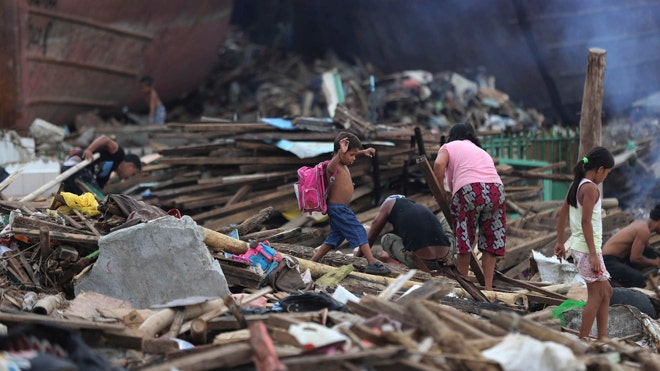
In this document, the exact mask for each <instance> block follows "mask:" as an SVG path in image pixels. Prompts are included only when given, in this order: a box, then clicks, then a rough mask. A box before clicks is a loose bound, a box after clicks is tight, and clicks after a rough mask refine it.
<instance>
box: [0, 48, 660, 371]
mask: <svg viewBox="0 0 660 371" xmlns="http://www.w3.org/2000/svg"><path fill="white" fill-rule="evenodd" d="M228 40H229V41H228V43H227V44H226V48H225V50H224V52H223V54H222V58H221V65H220V66H219V67H218V70H217V71H216V72H215V75H214V76H213V77H212V78H211V79H210V80H209V83H208V84H207V85H205V86H204V87H202V88H200V90H199V91H198V92H196V93H195V94H193V95H191V96H190V97H188V98H187V99H186V100H184V102H183V103H184V104H187V105H188V107H187V108H184V107H183V106H178V107H173V109H171V110H168V112H172V114H173V118H176V117H178V118H179V119H180V120H177V121H171V122H169V123H167V124H166V125H165V126H142V125H130V126H121V125H116V124H113V123H114V121H115V119H111V120H110V124H108V123H107V122H103V120H102V119H100V118H99V117H98V116H96V115H82V116H80V117H79V119H78V122H77V129H78V130H77V133H76V134H75V135H73V136H70V137H68V138H66V139H65V142H66V143H67V144H68V145H69V146H70V147H74V146H84V145H85V144H84V143H86V142H89V138H93V137H94V136H95V135H100V134H106V135H112V136H114V137H115V138H116V139H117V141H118V142H120V143H122V146H124V147H125V148H127V149H129V150H131V149H132V150H134V151H135V150H136V149H137V148H144V147H145V146H146V145H148V146H150V147H151V148H153V150H154V153H149V154H146V153H145V154H143V161H144V162H145V166H144V168H143V171H142V173H141V174H140V175H139V176H135V177H133V178H131V179H129V180H127V181H123V182H114V183H111V184H109V185H108V186H106V187H105V189H104V190H103V192H104V193H103V194H100V193H96V192H90V193H86V194H85V195H83V196H80V197H84V198H85V199H84V200H80V199H77V198H71V197H70V196H67V197H64V196H63V195H62V194H61V193H60V192H57V193H55V194H54V195H50V194H40V195H35V197H34V198H31V199H29V200H24V201H20V200H15V199H12V198H5V197H2V199H0V216H1V218H0V222H1V224H0V227H2V232H0V254H2V255H1V256H0V261H2V264H0V284H1V287H2V295H1V296H0V308H1V309H2V311H0V322H2V323H4V324H6V325H8V327H9V332H8V334H7V335H6V336H2V335H0V342H2V343H3V344H5V345H4V347H3V349H11V350H12V351H16V352H19V351H25V350H26V349H25V348H26V347H25V346H21V344H24V343H21V340H22V339H32V340H33V342H34V343H39V344H46V343H47V344H49V345H50V349H56V350H57V351H58V352H59V360H60V361H64V362H69V363H70V364H72V365H74V366H73V367H75V366H77V367H79V368H80V369H92V368H95V369H104V370H105V369H121V368H124V369H131V370H138V369H139V370H171V369H181V370H213V369H245V368H247V367H254V368H256V369H258V370H283V369H291V370H294V369H296V370H297V369H300V370H303V369H304V370H307V369H310V368H319V369H351V370H352V369H357V368H360V369H374V370H380V369H413V370H438V369H439V370H457V369H461V370H462V369H466V370H468V369H469V370H475V369H477V370H517V369H521V368H523V367H525V368H532V369H537V368H538V369H540V368H542V367H548V368H550V369H575V370H586V369H600V368H622V369H657V368H659V367H660V358H659V357H658V356H657V353H658V347H659V346H660V328H659V327H658V325H657V313H658V310H659V309H660V300H659V299H658V292H657V291H658V287H660V286H659V283H660V282H658V277H657V275H656V274H650V275H649V285H648V289H640V290H631V289H626V290H622V291H621V293H622V295H626V296H625V298H626V299H621V300H619V301H618V303H621V304H617V305H613V306H612V307H611V309H610V325H611V326H614V327H613V328H612V329H611V330H610V334H611V337H612V339H607V340H603V341H595V340H594V339H587V340H579V339H578V338H577V336H576V333H577V329H578V328H579V323H580V320H579V319H580V318H581V313H582V307H583V304H584V303H583V302H584V300H585V299H586V288H585V286H584V285H583V284H582V283H581V282H578V281H576V276H575V273H576V272H575V271H574V270H571V267H573V266H572V265H571V264H570V263H566V262H564V263H560V262H558V261H556V259H555V258H553V257H552V255H553V254H552V249H553V247H554V244H555V242H556V239H557V236H556V231H555V228H556V220H557V212H558V207H559V206H560V205H561V202H562V201H561V200H559V201H556V200H547V199H545V198H544V197H543V191H544V185H545V183H544V182H545V181H548V180H550V181H558V182H559V181H570V180H571V179H572V175H569V174H565V173H562V172H560V171H557V170H558V169H561V168H564V167H565V166H566V164H565V163H563V162H554V163H549V164H548V165H545V166H537V167H533V168H531V169H526V170H521V169H520V168H515V167H513V166H510V165H506V164H502V163H500V164H499V165H498V167H497V169H498V172H499V174H500V176H501V178H502V180H503V182H504V185H505V191H506V195H507V211H508V220H507V247H506V254H505V256H503V257H502V258H500V259H498V261H497V265H496V272H497V273H496V277H495V285H494V286H495V287H494V290H493V291H486V290H482V289H481V288H482V285H483V282H480V280H482V279H483V277H482V276H481V277H480V275H479V269H480V268H479V266H478V264H477V266H476V267H472V268H471V269H472V270H473V272H472V274H471V275H470V276H468V277H463V276H460V275H459V274H458V273H457V271H456V269H455V268H453V266H452V265H451V264H450V265H448V266H445V267H442V268H441V269H438V270H436V271H432V272H422V271H417V270H409V269H408V268H405V267H403V266H394V265H392V266H391V267H390V268H391V269H392V271H393V273H392V274H391V275H390V276H386V277H381V276H374V275H369V274H366V273H365V272H364V270H365V267H366V265H367V262H366V260H365V259H363V258H359V257H355V256H354V255H353V254H352V251H351V250H350V249H348V248H345V247H341V248H340V249H339V251H337V252H332V253H329V254H328V255H326V256H325V257H324V259H323V260H322V262H321V263H316V262H312V261H310V260H308V259H309V258H310V257H311V256H312V255H313V253H314V247H315V246H317V245H318V244H319V243H320V242H321V241H322V240H323V238H324V237H325V236H326V235H327V231H328V223H327V216H325V215H322V214H317V213H313V214H303V213H301V212H300V210H298V207H297V202H296V198H295V195H294V191H293V187H292V184H293V182H295V181H296V180H297V179H296V169H297V168H298V167H300V166H302V165H313V164H315V163H317V162H320V161H321V160H325V159H327V158H328V157H329V154H330V153H332V151H333V146H332V141H333V139H334V138H335V137H336V135H337V133H339V132H340V131H351V132H353V133H355V134H356V135H358V136H359V137H360V138H361V140H362V141H363V144H364V145H365V146H371V147H374V148H376V150H377V151H376V156H375V157H374V158H372V159H361V160H359V161H358V162H356V164H355V165H354V166H352V167H351V174H352V176H353V179H354V182H355V193H354V200H353V201H352V203H351V209H353V210H354V211H355V212H356V215H357V218H358V220H359V221H360V222H361V223H362V224H363V225H365V227H366V228H369V226H370V225H371V223H372V222H373V220H374V218H375V216H376V214H377V211H378V205H379V204H380V203H381V201H382V200H383V199H384V198H385V197H387V196H389V195H391V194H395V193H402V194H406V196H407V197H408V198H410V199H411V200H413V201H415V202H417V203H419V204H423V205H425V206H427V207H428V208H429V209H431V210H432V211H433V212H434V213H436V214H438V215H440V213H441V210H440V206H439V205H438V204H437V202H436V201H435V199H434V198H433V197H432V196H431V194H430V193H429V184H428V183H429V181H428V178H427V176H428V169H429V166H430V165H429V161H432V160H433V156H434V155H435V153H437V151H438V149H439V145H440V142H441V140H442V136H443V135H444V134H446V130H447V129H448V128H449V127H450V126H451V125H453V124H454V123H456V122H470V123H472V124H473V125H475V126H476V127H478V128H479V129H480V130H479V131H480V133H481V135H483V136H489V135H493V134H496V133H500V132H511V133H517V132H523V133H526V132H529V131H534V130H542V129H543V125H544V119H543V116H542V115H541V114H539V113H538V112H536V111H534V110H529V109H527V110H526V109H523V108H521V107H518V106H516V105H515V104H514V103H512V102H511V101H510V100H509V98H508V96H507V95H506V94H505V93H503V92H500V91H498V90H496V89H495V87H494V79H493V77H491V76H487V75H486V73H485V71H479V75H478V76H474V81H475V82H473V81H471V80H469V79H468V78H466V77H463V76H461V75H459V74H456V73H454V72H442V73H436V74H431V73H428V72H425V71H404V72H401V73H399V74H393V75H388V76H385V75H382V74H379V73H378V71H375V70H374V69H373V67H371V66H369V65H367V64H364V63H361V62H359V61H357V62H356V65H355V66H350V65H348V64H346V63H344V62H341V61H339V60H337V59H336V58H333V57H332V56H329V57H328V58H327V60H323V61H315V62H314V63H311V64H310V63H306V62H305V61H304V60H303V58H302V57H300V56H296V55H291V54H285V53H280V52H277V51H274V50H270V49H268V48H263V47H257V46H255V45H251V44H249V43H247V42H246V41H245V40H242V39H240V38H238V37H234V38H229V39H228ZM337 81H341V84H340V85H341V86H342V87H343V88H342V89H337V85H336V82H337ZM342 94H343V95H344V96H343V97H341V95H342ZM194 105H197V106H198V107H197V108H196V109H197V113H196V114H197V115H202V116H203V118H202V119H200V120H194V121H193V120H189V119H185V117H186V115H189V114H190V113H189V110H191V109H192V110H194V109H195V108H194V107H193V108H191V106H194ZM177 115H178V116H177ZM646 122H647V123H649V124H648V125H646V126H644V127H645V128H647V129H648V130H656V126H657V123H656V124H655V126H654V124H653V123H652V121H646ZM617 130H618V129H617ZM640 130H641V128H640V127H637V126H636V127H635V130H633V131H634V132H636V133H637V132H640ZM645 130H646V129H645ZM611 131H612V133H613V134H612V135H611V137H613V138H614V137H617V138H618V137H621V136H622V135H621V134H620V133H619V132H617V131H616V130H615V129H614V128H613V129H611ZM642 131H643V132H644V133H645V134H643V135H641V136H639V137H633V138H632V139H631V140H632V142H633V143H632V144H633V145H632V146H630V143H629V142H628V141H625V142H614V141H613V142H612V143H611V144H608V145H611V147H619V149H620V150H617V151H614V152H617V153H621V154H623V157H622V158H623V160H622V163H625V164H626V165H628V166H631V168H632V165H633V162H636V163H638V164H641V165H640V167H641V168H642V171H643V173H644V174H647V176H648V174H652V173H653V172H654V171H655V170H656V168H657V166H654V165H653V164H654V163H655V159H656V157H654V156H655V155H654V148H655V146H656V144H655V142H654V139H653V138H657V136H656V137H653V136H652V134H648V132H647V131H644V130H642ZM90 133H92V134H90ZM653 133H655V131H654V132H653ZM649 135H651V136H650V137H649ZM85 138H87V139H85ZM70 147H62V148H61V149H65V148H66V149H69V148H70ZM51 150H52V149H51ZM520 151H522V150H520ZM620 169H627V167H625V166H624V167H620ZM619 171H624V170H619ZM649 177H650V176H649ZM7 179H9V178H7ZM655 179H657V176H655ZM10 182H11V179H10V180H9V181H7V182H6V183H10ZM4 184H5V182H3V183H2V185H0V192H1V191H2V186H4ZM639 191H640V190H639V189H635V190H632V191H630V192H631V193H633V192H639ZM605 194H606V196H607V192H605ZM83 201H84V202H83ZM602 206H603V209H604V214H603V215H604V216H603V234H604V236H603V237H604V238H605V239H606V238H608V237H609V236H611V235H612V234H613V233H614V232H616V231H617V230H618V229H619V228H621V227H623V226H626V225H628V224H629V223H630V222H631V221H632V220H633V215H631V213H629V212H627V211H626V210H624V209H623V208H622V205H621V204H620V200H619V199H618V198H616V197H605V198H604V199H603V203H602ZM650 245H651V247H653V248H656V249H657V248H660V236H656V235H654V236H652V238H651V241H650ZM475 255H478V252H476V251H475ZM477 257H478V256H477ZM553 259H554V260H553ZM477 260H478V259H477ZM549 277H551V278H549ZM632 298H634V299H632ZM613 303H614V302H613ZM593 333H595V332H592V334H593ZM52 334H58V335H59V336H58V337H57V338H56V337H53V335H52ZM83 339H84V341H83ZM520 349H525V352H523V353H524V354H521V352H520ZM44 353H48V352H44ZM54 353H56V352H54ZM540 359H542V360H543V363H539V362H541V361H539V360H540ZM8 362H9V361H8ZM35 362H36V361H35ZM35 364H36V363H35Z"/></svg>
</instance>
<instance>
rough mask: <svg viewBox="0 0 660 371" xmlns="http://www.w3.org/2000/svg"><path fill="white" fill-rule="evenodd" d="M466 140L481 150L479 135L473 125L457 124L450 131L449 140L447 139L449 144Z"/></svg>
mask: <svg viewBox="0 0 660 371" xmlns="http://www.w3.org/2000/svg"><path fill="white" fill-rule="evenodd" d="M466 139H467V140H469V141H470V142H472V143H474V145H475V146H477V147H479V148H481V141H480V140H479V138H477V133H476V132H475V131H474V128H473V127H472V126H471V125H468V124H456V125H454V126H452V128H451V129H450V130H449V138H448V139H447V142H453V141H455V140H466Z"/></svg>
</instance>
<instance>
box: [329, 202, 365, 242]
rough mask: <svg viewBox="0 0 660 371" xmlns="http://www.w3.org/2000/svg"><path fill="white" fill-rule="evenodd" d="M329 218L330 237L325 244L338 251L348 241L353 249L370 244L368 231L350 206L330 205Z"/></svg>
mask: <svg viewBox="0 0 660 371" xmlns="http://www.w3.org/2000/svg"><path fill="white" fill-rule="evenodd" d="M328 217H329V218H330V235H329V236H328V238H326V239H325V241H324V242H323V243H324V244H327V245H331V246H332V248H333V249H336V248H337V246H339V245H340V244H341V243H342V242H344V240H348V243H349V244H350V246H351V247H352V248H356V247H359V246H362V245H364V244H366V243H369V240H368V239H367V231H366V230H365V229H364V226H363V225H362V224H361V223H360V222H359V221H358V220H357V217H356V216H355V213H354V212H353V211H352V210H351V209H349V208H348V206H346V205H344V204H328Z"/></svg>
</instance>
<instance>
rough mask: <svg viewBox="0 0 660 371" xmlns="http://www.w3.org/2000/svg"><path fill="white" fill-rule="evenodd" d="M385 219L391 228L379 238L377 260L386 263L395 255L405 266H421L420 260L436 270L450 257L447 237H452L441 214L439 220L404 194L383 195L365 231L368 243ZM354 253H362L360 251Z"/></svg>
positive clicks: (370, 243)
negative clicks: (382, 199)
mask: <svg viewBox="0 0 660 371" xmlns="http://www.w3.org/2000/svg"><path fill="white" fill-rule="evenodd" d="M388 222H389V223H391V224H392V228H393V229H394V231H393V233H386V234H385V235H383V237H382V238H381V246H382V247H383V253H382V254H381V255H380V256H378V259H380V260H382V261H385V262H387V261H388V260H389V258H394V259H395V260H396V261H398V262H400V263H403V264H404V265H406V266H407V267H408V268H420V267H419V263H420V262H421V263H423V264H424V265H426V266H427V267H428V268H429V269H431V270H435V269H438V268H439V267H440V266H441V265H442V264H444V263H445V262H446V260H448V259H450V258H451V256H452V255H451V246H452V242H451V241H450V239H449V238H448V237H450V238H451V240H452V241H453V240H454V237H453V233H452V232H451V227H450V226H449V223H447V220H446V219H445V218H444V217H443V218H442V220H440V219H438V217H437V216H436V215H435V214H433V212H432V211H431V210H429V208H427V207H426V206H424V205H421V204H418V203H415V202H414V201H411V200H409V199H407V198H406V197H405V196H403V195H392V196H389V197H388V198H386V199H385V201H383V203H382V204H381V205H380V209H379V210H378V215H376V218H375V219H374V221H373V222H372V223H371V228H370V229H369V232H368V234H367V238H368V239H369V246H373V245H374V242H375V241H376V238H377V237H378V235H379V234H380V232H381V231H382V230H383V228H384V227H385V225H386V224H387V223H388ZM413 255H414V256H413ZM355 256H361V253H360V251H359V250H358V251H356V252H355ZM415 256H416V257H415Z"/></svg>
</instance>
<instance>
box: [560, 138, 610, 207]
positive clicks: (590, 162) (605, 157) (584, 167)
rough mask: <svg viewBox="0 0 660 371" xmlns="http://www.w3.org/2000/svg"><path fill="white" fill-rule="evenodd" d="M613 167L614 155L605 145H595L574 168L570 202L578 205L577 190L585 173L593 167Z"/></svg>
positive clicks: (568, 195) (569, 194) (575, 205)
mask: <svg viewBox="0 0 660 371" xmlns="http://www.w3.org/2000/svg"><path fill="white" fill-rule="evenodd" d="M601 166H602V167H604V168H605V169H611V168H613V167H614V157H613V156H612V154H611V153H610V151H608V150H607V149H606V148H605V147H594V148H592V149H591V151H589V152H587V154H586V155H585V156H584V157H583V158H581V159H580V160H578V162H577V163H576V164H575V167H574V168H573V174H574V177H573V183H571V188H569V189H568V194H567V195H566V199H567V200H568V204H569V205H571V206H573V207H577V191H578V186H579V185H580V181H581V180H582V178H584V174H585V173H586V172H587V171H588V170H591V169H598V168H599V167H601Z"/></svg>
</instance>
